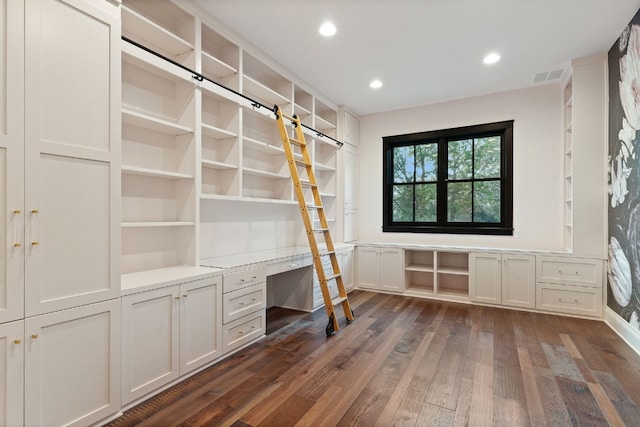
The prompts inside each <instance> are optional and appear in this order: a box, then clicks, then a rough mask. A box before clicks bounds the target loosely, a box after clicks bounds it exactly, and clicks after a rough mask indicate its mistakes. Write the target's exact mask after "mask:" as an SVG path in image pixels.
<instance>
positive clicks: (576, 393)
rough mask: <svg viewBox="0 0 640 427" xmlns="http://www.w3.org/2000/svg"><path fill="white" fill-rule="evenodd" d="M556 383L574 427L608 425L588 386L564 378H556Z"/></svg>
mask: <svg viewBox="0 0 640 427" xmlns="http://www.w3.org/2000/svg"><path fill="white" fill-rule="evenodd" d="M556 383H558V387H559V389H560V392H561V393H562V398H563V400H564V401H565V403H566V406H567V410H568V412H569V417H570V419H571V423H572V424H573V425H580V426H604V425H607V419H606V418H605V416H604V414H603V413H602V410H601V409H600V406H599V405H598V402H597V401H596V399H595V398H594V397H593V394H592V393H591V390H590V389H589V386H588V385H587V384H585V383H584V382H578V381H574V380H571V379H568V378H563V377H556Z"/></svg>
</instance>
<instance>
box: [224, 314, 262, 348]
mask: <svg viewBox="0 0 640 427" xmlns="http://www.w3.org/2000/svg"><path fill="white" fill-rule="evenodd" d="M266 323H267V317H266V313H265V311H264V310H261V311H257V312H255V313H253V314H250V315H248V316H245V317H241V318H240V319H237V320H234V321H232V322H230V323H227V324H226V325H223V326H222V347H223V348H224V353H228V352H229V351H231V350H233V349H235V348H238V347H240V346H242V345H244V344H247V343H249V342H251V341H253V340H254V339H257V338H259V337H261V336H262V335H264V333H265V331H266Z"/></svg>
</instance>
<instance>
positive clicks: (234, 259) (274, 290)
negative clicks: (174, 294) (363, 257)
mask: <svg viewBox="0 0 640 427" xmlns="http://www.w3.org/2000/svg"><path fill="white" fill-rule="evenodd" d="M335 249H336V252H338V253H340V252H345V251H351V252H349V253H350V254H352V251H353V245H348V244H337V245H335ZM350 260H351V258H350ZM201 265H202V266H203V267H215V268H221V269H224V273H225V274H224V276H223V289H224V288H225V283H226V282H228V281H229V280H231V278H232V277H234V276H235V275H237V274H242V272H243V271H245V272H247V277H245V278H244V280H245V282H242V283H246V284H247V285H249V284H255V283H259V281H260V278H261V277H263V276H264V282H265V283H266V285H267V286H266V295H267V305H266V306H267V307H272V306H278V307H285V308H291V309H295V310H303V311H312V310H314V309H317V308H319V307H320V306H321V305H322V297H321V294H320V291H319V288H318V286H317V283H315V281H314V276H315V274H314V272H313V259H312V255H311V250H310V249H309V247H308V246H292V247H286V248H278V249H268V250H261V251H253V252H247V253H243V254H237V255H227V256H219V257H212V258H204V259H202V260H201ZM349 268H352V263H351V261H350V262H349ZM251 272H255V273H259V274H256V275H255V276H256V277H255V278H253V276H254V275H253V274H252V273H251ZM348 277H349V278H350V279H351V277H352V274H351V273H349V274H348ZM316 288H318V289H316Z"/></svg>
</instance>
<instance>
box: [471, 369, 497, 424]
mask: <svg viewBox="0 0 640 427" xmlns="http://www.w3.org/2000/svg"><path fill="white" fill-rule="evenodd" d="M493 420H494V416H493V366H492V365H485V364H484V363H476V372H475V374H474V376H473V390H472V392H471V404H470V411H469V425H470V426H479V427H481V426H490V425H493Z"/></svg>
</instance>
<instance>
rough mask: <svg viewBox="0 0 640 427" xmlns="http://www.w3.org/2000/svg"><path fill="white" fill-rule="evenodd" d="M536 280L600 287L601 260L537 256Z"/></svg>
mask: <svg viewBox="0 0 640 427" xmlns="http://www.w3.org/2000/svg"><path fill="white" fill-rule="evenodd" d="M536 281H537V282H538V283H556V284H567V285H581V286H590V287H593V288H602V261H600V260H589V259H571V258H551V257H548V258H547V257H538V258H537V271H536Z"/></svg>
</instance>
